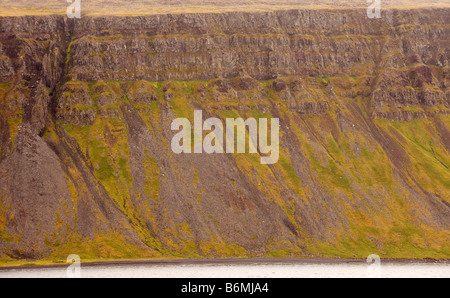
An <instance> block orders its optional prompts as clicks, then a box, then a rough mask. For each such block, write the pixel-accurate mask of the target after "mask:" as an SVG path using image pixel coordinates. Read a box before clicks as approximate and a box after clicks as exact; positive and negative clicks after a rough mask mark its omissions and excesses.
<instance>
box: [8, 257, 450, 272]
mask: <svg viewBox="0 0 450 298" xmlns="http://www.w3.org/2000/svg"><path fill="white" fill-rule="evenodd" d="M381 262H382V263H384V264H386V263H387V264H440V265H443V264H448V265H450V259H392V258H386V259H383V258H381ZM273 264H275V265H290V264H300V265H310V264H313V265H339V264H368V263H367V261H366V259H339V258H323V259H322V258H225V259H154V260H153V259H138V260H113V261H87V262H81V266H82V267H106V266H116V267H120V266H180V265H181V266H189V265H210V266H221V265H273ZM69 265H70V264H69V263H67V264H49V265H34V264H33V265H26V264H24V265H18V266H5V267H1V265H0V271H8V270H39V269H53V268H54V269H58V268H60V269H61V268H66V267H68V266H69Z"/></svg>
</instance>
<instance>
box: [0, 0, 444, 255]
mask: <svg viewBox="0 0 450 298" xmlns="http://www.w3.org/2000/svg"><path fill="white" fill-rule="evenodd" d="M449 15H450V9H449V8H439V9H436V8H434V9H431V8H421V9H401V10H397V9H388V10H384V11H383V17H382V18H381V19H369V18H368V17H367V15H366V10H365V9H352V8H347V9H340V10H330V9H300V10H282V11H271V12H254V13H250V12H229V13H192V14H162V15H147V16H129V17H127V16H86V17H83V18H81V19H68V18H66V17H65V16H61V15H51V16H23V17H1V18H0V116H1V117H0V132H1V134H0V255H1V256H3V257H5V258H32V259H39V258H53V259H55V258H62V259H65V257H66V256H67V255H69V254H72V253H77V254H79V255H80V256H81V258H82V259H83V258H84V259H89V258H100V257H103V258H115V257H124V258H143V257H172V256H178V257H180V256H181V257H232V256H329V257H334V256H340V257H367V256H368V255H369V254H372V253H376V254H379V255H380V256H382V257H406V258H448V257H449V256H450V247H449V241H448V239H449V236H450V229H449V228H450V216H449V215H450V204H449V203H450V170H449V167H450V90H449V86H450V68H449V62H450V52H449V49H450V25H449V17H448V16H449ZM194 110H202V111H203V115H204V117H205V118H208V117H217V118H220V119H225V118H230V117H232V118H237V117H242V118H244V119H246V118H249V117H254V118H261V117H267V118H279V119H280V132H281V135H280V158H279V162H278V163H277V164H275V165H261V164H260V162H259V160H260V156H259V155H258V154H234V155H220V154H216V155H214V154H212V155H210V154H198V155H193V154H191V155H182V154H181V155H177V154H174V153H173V152H172V151H171V148H170V141H171V138H172V136H173V132H172V131H171V129H170V124H171V122H172V120H173V119H175V118H178V117H186V118H188V119H191V120H192V118H193V115H194Z"/></svg>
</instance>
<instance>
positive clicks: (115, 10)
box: [0, 0, 450, 16]
mask: <svg viewBox="0 0 450 298" xmlns="http://www.w3.org/2000/svg"><path fill="white" fill-rule="evenodd" d="M80 1H81V2H80V3H81V12H82V15H125V16H132V15H151V14H169V13H172V14H177V13H223V12H231V11H249V12H255V11H273V10H284V9H343V8H367V7H368V6H369V5H370V4H368V3H367V2H366V1H365V0H353V1H349V0H339V1H336V0H319V1H313V0H183V1H179V0H137V1H132V0H130V1H128V0H127V1H125V0H97V1H93V0H80ZM69 5H70V4H68V3H65V1H60V0H48V1H42V2H36V1H27V0H14V1H13V0H0V7H1V8H0V16H23V15H49V14H65V13H66V10H67V7H68V6H69ZM449 6H450V0H432V1H425V0H396V1H393V0H382V1H381V8H382V9H384V8H423V7H449Z"/></svg>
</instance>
